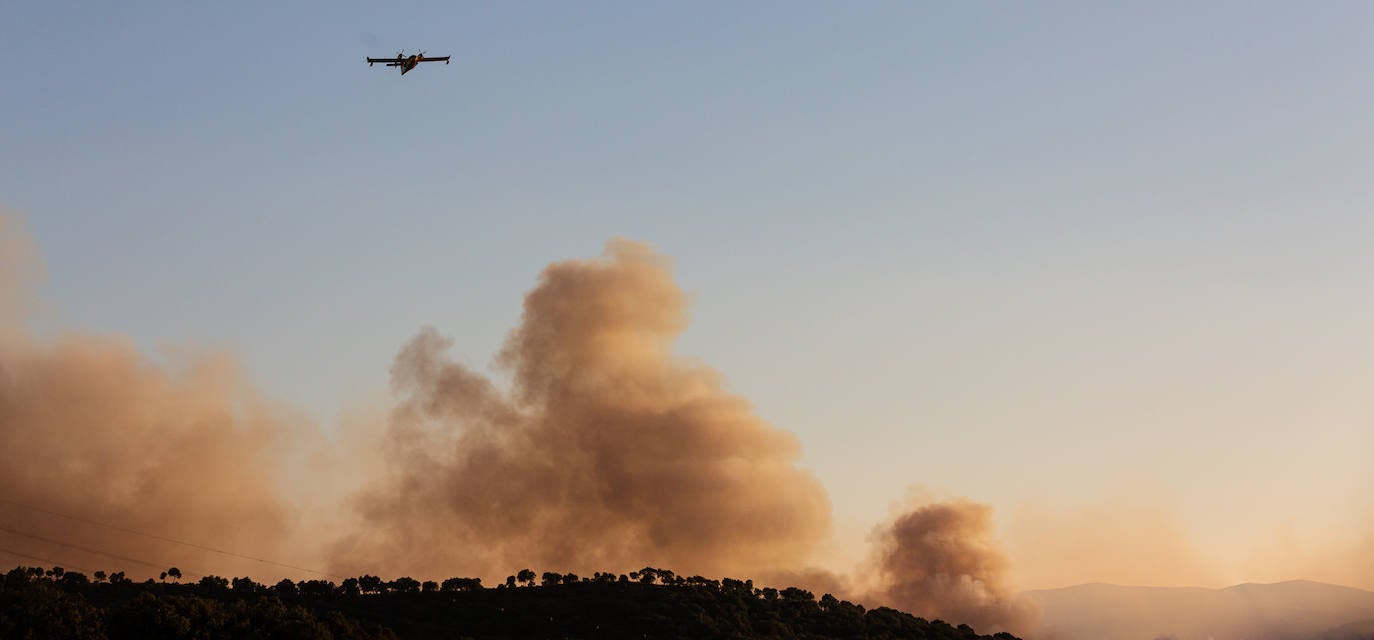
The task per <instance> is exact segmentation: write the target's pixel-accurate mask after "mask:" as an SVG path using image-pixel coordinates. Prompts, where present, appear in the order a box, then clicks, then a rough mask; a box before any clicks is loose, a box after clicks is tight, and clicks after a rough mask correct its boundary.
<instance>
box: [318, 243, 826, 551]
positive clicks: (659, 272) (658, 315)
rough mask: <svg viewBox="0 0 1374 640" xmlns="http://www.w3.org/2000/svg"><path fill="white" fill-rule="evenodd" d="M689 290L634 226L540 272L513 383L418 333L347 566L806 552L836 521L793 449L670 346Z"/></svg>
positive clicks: (402, 370)
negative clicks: (384, 461)
mask: <svg viewBox="0 0 1374 640" xmlns="http://www.w3.org/2000/svg"><path fill="white" fill-rule="evenodd" d="M685 324H686V313H685V300H684V295H683V293H682V291H681V290H679V289H678V287H677V286H676V285H675V284H674V283H673V280H672V278H671V274H670V272H669V269H668V266H667V264H666V261H665V260H664V259H663V258H662V257H660V256H658V255H655V254H654V253H653V252H652V251H650V250H649V249H648V248H646V247H644V246H642V245H639V244H635V243H633V242H629V241H623V240H615V241H612V242H610V243H609V244H608V245H607V248H606V253H605V256H604V257H603V258H601V259H597V260H590V261H570V262H563V263H558V264H554V265H552V266H550V267H549V268H547V269H546V270H545V271H544V273H543V275H542V277H541V279H540V283H539V285H538V287H537V288H536V289H534V290H533V291H532V292H531V293H530V294H529V295H528V296H527V297H526V299H525V309H524V317H523V321H522V323H521V325H520V326H519V328H517V329H516V330H515V331H514V332H512V333H511V335H510V337H509V338H508V340H507V343H506V345H505V347H504V349H503V350H502V352H501V353H500V355H499V357H498V363H499V364H500V365H501V366H502V367H504V368H505V369H506V370H508V371H510V372H512V374H513V379H512V388H511V390H510V391H509V392H503V391H502V390H500V389H498V388H497V386H496V385H495V384H493V383H492V382H491V381H490V380H488V379H487V378H486V377H484V376H482V375H480V374H478V373H475V372H473V371H471V370H469V369H467V368H465V367H464V366H462V365H460V364H458V363H455V362H453V361H451V360H449V359H448V358H447V357H446V356H445V353H444V352H445V350H446V349H447V348H448V346H449V343H448V341H446V340H445V339H443V338H442V337H440V336H439V334H437V333H436V332H434V331H432V330H426V331H423V332H421V333H420V334H419V335H418V336H416V337H415V339H414V340H412V341H411V342H410V344H409V345H407V346H406V348H405V349H404V350H403V351H402V352H401V353H400V355H399V356H398V357H397V358H396V362H395V366H394V368H393V370H392V374H393V385H394V387H395V390H396V391H397V392H398V393H400V394H402V395H403V396H404V398H405V401H404V403H403V404H402V405H401V406H400V407H399V408H398V410H397V411H396V412H395V414H394V416H393V418H392V424H391V426H390V430H389V434H388V439H387V451H386V454H387V457H388V462H389V467H388V469H387V477H386V478H384V479H383V480H382V481H381V482H379V483H378V484H377V485H376V486H375V487H373V488H371V489H370V490H368V491H367V492H365V493H364V495H362V496H361V498H360V499H359V501H358V505H359V507H360V510H361V514H362V515H363V519H364V523H363V526H362V528H361V529H360V531H359V532H358V533H356V534H355V535H352V536H350V537H349V538H348V539H347V540H345V541H344V542H343V543H342V544H341V545H340V546H339V547H338V552H339V553H338V555H337V558H338V563H339V565H340V566H349V567H367V568H386V569H389V570H392V571H405V572H414V573H417V574H427V575H436V574H453V573H455V572H471V573H477V574H487V575H491V574H492V572H496V573H500V572H508V571H511V570H512V569H514V568H518V567H523V566H534V567H542V568H548V569H560V570H578V571H584V572H585V571H593V570H597V569H610V570H626V569H632V568H637V567H639V566H644V565H654V566H664V567H668V568H672V569H674V570H676V571H678V572H679V573H688V572H691V573H703V574H706V575H713V574H714V575H722V574H728V575H736V574H747V573H748V572H750V571H753V570H757V569H764V568H770V567H779V566H799V563H800V562H802V561H803V560H804V559H805V558H806V556H807V555H808V554H809V553H810V552H811V550H812V549H813V547H814V546H815V545H816V543H818V542H819V541H821V540H822V539H824V538H825V537H826V536H827V535H828V534H829V529H830V511H829V502H828V498H827V495H826V493H825V490H824V489H823V488H822V487H821V485H820V483H819V482H818V481H817V480H816V478H815V477H814V476H813V475H811V474H810V473H809V472H806V471H804V470H801V469H800V468H798V467H797V459H798V457H799V455H800V446H799V444H798V442H797V440H796V439H795V438H794V437H793V436H792V435H791V434H789V433H787V432H785V431H781V430H778V429H776V428H774V427H772V426H770V425H768V424H767V423H765V422H763V421H762V420H760V419H759V418H758V417H757V416H755V415H754V414H753V413H752V411H751V409H750V407H749V405H748V403H747V402H746V401H744V400H743V399H741V398H739V397H737V396H734V395H731V394H729V393H727V392H726V391H724V390H723V388H722V383H721V379H720V376H719V375H718V374H716V372H714V371H712V370H710V369H707V368H705V367H702V366H699V365H696V364H693V363H691V362H688V361H685V360H681V359H678V358H675V357H674V356H673V355H672V353H671V346H672V340H673V338H674V337H675V336H676V335H677V334H678V333H680V332H681V331H682V330H683V328H684V327H685Z"/></svg>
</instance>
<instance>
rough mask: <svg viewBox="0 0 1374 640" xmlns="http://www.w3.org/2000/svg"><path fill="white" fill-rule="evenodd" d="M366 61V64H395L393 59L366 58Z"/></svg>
mask: <svg viewBox="0 0 1374 640" xmlns="http://www.w3.org/2000/svg"><path fill="white" fill-rule="evenodd" d="M367 61H368V63H373V62H395V61H396V59H395V58H368V59H367Z"/></svg>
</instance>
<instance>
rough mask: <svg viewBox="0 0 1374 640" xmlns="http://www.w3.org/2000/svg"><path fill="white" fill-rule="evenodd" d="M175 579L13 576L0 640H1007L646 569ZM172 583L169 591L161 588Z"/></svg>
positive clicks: (1, 583) (3, 586) (3, 597)
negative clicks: (499, 579) (501, 576)
mask: <svg viewBox="0 0 1374 640" xmlns="http://www.w3.org/2000/svg"><path fill="white" fill-rule="evenodd" d="M181 576H182V574H181V571H179V570H178V569H176V568H169V569H168V570H166V571H164V572H162V573H161V575H160V576H159V578H160V579H159V580H153V579H148V580H146V581H143V582H136V581H133V580H130V579H128V578H127V577H125V575H124V573H123V572H118V573H112V574H106V573H105V572H102V571H96V572H94V573H93V574H92V575H91V576H89V577H88V576H87V575H86V574H84V573H80V572H76V571H64V570H63V569H62V568H61V567H53V568H51V569H42V568H38V567H22V566H21V567H16V568H15V569H12V570H10V571H9V572H8V573H6V574H4V576H3V579H0V638H16V639H24V640H48V639H54V640H56V639H120V640H122V639H125V638H139V639H143V638H166V639H180V638H188V639H189V638H195V639H197V640H214V639H220V638H225V639H230V638H232V639H239V638H243V639H248V638H305V639H319V640H327V639H331V638H337V639H341V640H353V639H358V640H370V639H379V640H380V639H391V638H629V637H634V638H760V639H764V638H767V639H773V638H778V639H784V638H797V639H805V638H816V639H819V638H853V639H868V638H873V639H894V640H895V639H898V638H904V639H905V638H913V639H960V640H975V639H979V638H995V639H997V640H1017V639H1016V638H1015V636H1013V635H1011V634H1009V633H998V634H996V635H995V636H986V635H979V634H978V633H977V632H975V631H974V630H973V629H971V628H970V627H968V626H967V625H962V624H961V625H958V626H954V625H951V624H949V623H946V622H944V621H941V620H925V619H923V618H918V617H915V616H913V615H910V614H907V613H903V612H901V611H897V610H894V609H890V608H886V607H880V608H876V609H865V608H864V607H862V606H860V605H857V604H853V603H851V602H847V601H844V600H839V599H837V598H835V597H834V596H832V595H830V594H825V595H823V596H822V597H821V598H820V599H819V600H817V599H816V597H815V596H814V595H813V594H812V593H811V592H809V591H805V590H802V589H798V588H795V587H792V588H787V589H781V590H779V589H774V588H768V587H764V588H757V587H755V586H754V584H753V582H752V581H750V580H744V581H741V580H734V579H730V578H725V579H721V580H713V579H708V578H703V577H701V576H691V577H683V576H679V575H676V574H674V573H673V572H672V571H669V570H666V569H655V568H652V567H646V568H644V569H641V570H639V571H634V572H630V573H628V574H615V573H602V572H597V573H595V574H593V575H591V576H585V577H584V576H577V575H575V574H571V573H568V574H559V573H553V572H544V573H542V574H536V573H535V572H534V571H532V570H529V569H523V570H521V571H519V572H517V573H516V574H515V575H512V576H509V577H507V578H506V580H505V581H504V582H503V583H501V584H498V585H496V586H495V587H492V588H488V587H485V586H483V585H482V581H481V580H480V579H478V578H449V579H447V580H443V581H441V582H437V581H432V580H427V581H423V582H422V581H419V580H415V579H413V578H409V577H402V578H396V579H394V580H383V579H382V578H379V577H377V576H372V575H363V576H359V577H356V578H348V579H346V580H343V581H342V582H341V583H339V584H335V583H333V582H329V581H325V580H306V581H302V582H295V581H292V580H282V581H280V582H278V583H276V584H274V585H271V586H268V585H264V584H259V583H257V582H254V581H252V580H250V579H248V578H233V579H227V578H221V577H218V576H213V575H209V576H205V577H203V578H201V579H200V580H199V581H195V582H189V581H188V582H185V583H182V582H180V578H181ZM168 580H170V582H168Z"/></svg>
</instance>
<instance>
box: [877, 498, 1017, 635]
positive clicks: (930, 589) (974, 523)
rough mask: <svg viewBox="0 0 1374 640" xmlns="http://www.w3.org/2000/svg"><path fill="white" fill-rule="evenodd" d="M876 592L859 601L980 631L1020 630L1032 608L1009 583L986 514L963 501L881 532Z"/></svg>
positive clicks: (929, 508) (906, 517)
mask: <svg viewBox="0 0 1374 640" xmlns="http://www.w3.org/2000/svg"><path fill="white" fill-rule="evenodd" d="M875 565H876V576H875V577H876V579H877V582H878V586H877V587H876V589H874V591H873V592H872V593H871V594H869V595H868V596H867V597H866V598H865V600H866V601H868V602H870V603H873V604H884V605H887V606H891V607H895V608H897V609H902V610H904V611H909V612H911V613H913V614H916V615H919V616H923V617H927V618H942V619H944V620H947V621H952V622H955V623H968V624H970V625H972V626H973V627H974V628H976V629H978V630H979V631H980V632H983V633H991V632H994V631H999V630H1011V631H1013V632H1023V631H1024V630H1026V629H1029V628H1031V626H1032V625H1033V624H1034V622H1035V609H1034V607H1033V606H1032V605H1031V604H1029V603H1028V602H1025V601H1023V600H1021V599H1020V598H1018V597H1017V596H1016V595H1015V593H1014V591H1013V589H1012V588H1011V585H1010V582H1009V571H1010V562H1009V561H1008V559H1007V557H1006V555H1005V554H1003V552H1002V550H1001V548H1000V547H999V546H998V545H997V543H996V542H995V541H994V540H993V539H992V509H991V508H990V507H988V506H987V505H982V504H978V503H974V502H970V501H967V500H953V501H947V502H937V503H931V504H925V505H921V506H918V507H916V508H914V509H911V510H910V511H907V512H906V513H903V514H902V515H900V516H898V517H897V518H896V519H895V520H893V521H892V522H891V523H889V524H888V525H886V526H885V527H883V528H882V529H881V530H880V541H879V543H878V549H877V551H876V563H875Z"/></svg>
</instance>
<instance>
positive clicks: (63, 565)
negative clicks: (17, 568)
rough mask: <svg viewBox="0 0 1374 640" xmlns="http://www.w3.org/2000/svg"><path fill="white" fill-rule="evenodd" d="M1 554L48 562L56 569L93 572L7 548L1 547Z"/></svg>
mask: <svg viewBox="0 0 1374 640" xmlns="http://www.w3.org/2000/svg"><path fill="white" fill-rule="evenodd" d="M0 553H8V554H10V555H12V556H14V557H16V558H27V559H29V560H37V561H39V562H48V563H51V564H52V566H54V567H63V568H66V567H71V568H73V569H80V570H82V571H93V570H92V569H88V568H86V567H83V566H81V565H78V564H72V563H70V562H61V561H58V560H49V559H48V558H40V557H38V556H31V555H29V554H27V553H19V552H18V551H15V550H13V549H5V548H3V547H0ZM39 568H42V567H39Z"/></svg>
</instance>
